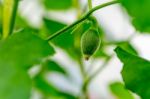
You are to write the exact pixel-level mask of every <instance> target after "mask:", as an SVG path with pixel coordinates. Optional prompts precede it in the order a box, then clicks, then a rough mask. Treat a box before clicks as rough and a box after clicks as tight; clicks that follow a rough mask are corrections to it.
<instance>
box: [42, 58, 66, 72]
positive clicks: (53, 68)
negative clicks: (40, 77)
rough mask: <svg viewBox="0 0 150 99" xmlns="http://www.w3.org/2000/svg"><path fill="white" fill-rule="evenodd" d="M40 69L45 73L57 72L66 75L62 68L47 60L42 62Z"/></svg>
mask: <svg viewBox="0 0 150 99" xmlns="http://www.w3.org/2000/svg"><path fill="white" fill-rule="evenodd" d="M42 67H43V68H44V70H46V71H50V72H58V73H61V74H65V75H67V72H66V71H65V70H64V68H62V67H61V66H60V65H59V64H57V63H56V62H54V61H52V60H47V61H46V62H44V63H43V64H42Z"/></svg>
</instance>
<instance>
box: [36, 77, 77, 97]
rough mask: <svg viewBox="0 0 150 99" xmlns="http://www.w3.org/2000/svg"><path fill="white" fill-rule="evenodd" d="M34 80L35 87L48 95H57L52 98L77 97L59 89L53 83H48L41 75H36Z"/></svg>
mask: <svg viewBox="0 0 150 99" xmlns="http://www.w3.org/2000/svg"><path fill="white" fill-rule="evenodd" d="M34 80H35V82H34V84H35V87H36V88H38V89H39V90H40V91H42V92H43V94H45V95H46V96H48V97H55V98H52V99H57V98H56V97H59V98H60V99H76V98H75V96H73V95H70V94H68V93H65V92H62V91H60V90H58V89H57V88H56V87H54V86H53V85H52V84H50V83H48V82H47V81H46V80H45V79H44V78H43V77H42V76H41V75H38V76H36V77H35V79H34Z"/></svg>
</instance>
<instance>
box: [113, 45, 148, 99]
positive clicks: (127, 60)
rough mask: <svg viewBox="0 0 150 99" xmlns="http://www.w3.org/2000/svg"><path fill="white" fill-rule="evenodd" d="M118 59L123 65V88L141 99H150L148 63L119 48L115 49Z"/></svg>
mask: <svg viewBox="0 0 150 99" xmlns="http://www.w3.org/2000/svg"><path fill="white" fill-rule="evenodd" d="M115 51H116V53H117V55H118V57H119V59H120V60H121V61H122V62H123V63H124V66H123V70H122V77H123V80H124V82H125V86H126V87H127V88H128V89H129V90H131V91H132V92H135V93H137V94H138V95H140V96H141V97H142V99H149V98H150V80H149V78H150V72H149V71H150V61H147V60H145V59H143V58H140V57H138V56H135V55H133V54H130V53H128V52H126V51H124V50H123V49H121V48H120V47H117V48H116V49H115Z"/></svg>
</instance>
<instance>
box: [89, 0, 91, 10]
mask: <svg viewBox="0 0 150 99" xmlns="http://www.w3.org/2000/svg"><path fill="white" fill-rule="evenodd" d="M88 6H89V10H91V9H92V0H88Z"/></svg>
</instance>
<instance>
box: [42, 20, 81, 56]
mask: <svg viewBox="0 0 150 99" xmlns="http://www.w3.org/2000/svg"><path fill="white" fill-rule="evenodd" d="M44 25H45V28H44V30H43V29H42V30H41V34H40V35H42V36H43V35H44V36H43V37H44V38H46V37H48V36H50V35H52V34H54V33H56V32H57V31H59V30H60V29H62V28H64V27H65V26H66V24H64V23H61V22H58V21H54V20H51V19H47V18H44ZM42 31H47V32H48V33H47V34H46V35H45V33H46V32H42ZM71 31H72V29H70V30H68V31H66V32H65V33H63V34H61V35H59V36H58V37H56V38H54V39H52V40H51V41H50V42H51V43H53V44H55V45H56V46H57V47H60V48H62V49H63V50H65V51H66V52H67V54H68V55H70V56H71V58H73V59H77V56H78V55H79V54H77V53H78V52H77V51H76V50H75V48H74V40H75V39H74V36H73V35H72V34H71Z"/></svg>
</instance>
